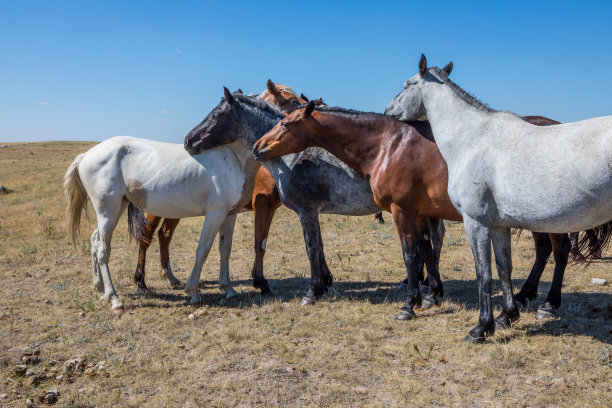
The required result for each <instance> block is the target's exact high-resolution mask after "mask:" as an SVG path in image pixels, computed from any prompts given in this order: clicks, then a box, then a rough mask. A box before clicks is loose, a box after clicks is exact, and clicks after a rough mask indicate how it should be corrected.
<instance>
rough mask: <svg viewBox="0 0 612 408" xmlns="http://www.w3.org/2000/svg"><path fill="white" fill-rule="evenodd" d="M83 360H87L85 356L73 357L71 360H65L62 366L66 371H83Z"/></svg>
mask: <svg viewBox="0 0 612 408" xmlns="http://www.w3.org/2000/svg"><path fill="white" fill-rule="evenodd" d="M85 360H87V357H85V356H80V357H75V358H73V359H72V360H68V361H66V362H65V363H64V367H66V371H83V370H84V369H85Z"/></svg>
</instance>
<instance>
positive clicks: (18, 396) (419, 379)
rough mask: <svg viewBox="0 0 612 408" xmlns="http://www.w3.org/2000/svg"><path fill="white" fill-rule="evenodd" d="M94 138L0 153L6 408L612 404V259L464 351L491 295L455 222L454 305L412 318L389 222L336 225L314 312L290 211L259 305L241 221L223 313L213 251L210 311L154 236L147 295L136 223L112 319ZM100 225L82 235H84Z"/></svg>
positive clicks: (117, 240)
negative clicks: (73, 184) (93, 203)
mask: <svg viewBox="0 0 612 408" xmlns="http://www.w3.org/2000/svg"><path fill="white" fill-rule="evenodd" d="M92 145H93V144H92V143H85V142H49V143H30V144H23V143H21V144H7V146H6V147H2V148H0V184H2V185H4V186H5V187H7V188H9V189H11V190H13V192H11V193H9V194H6V195H0V282H1V283H2V284H1V285H0V406H8V407H13V406H16V407H23V406H25V405H26V398H30V399H32V401H33V403H34V404H36V405H37V406H41V405H44V403H43V402H41V400H40V399H39V397H41V396H43V395H44V394H45V392H46V391H48V390H50V389H52V388H56V389H57V390H58V391H59V396H58V399H57V403H56V404H57V406H70V407H90V406H100V407H102V406H121V407H123V406H128V407H140V406H147V407H166V406H167V407H176V406H186V407H199V406H204V407H250V406H281V407H299V406H372V407H380V406H389V407H394V406H406V405H411V406H457V407H473V406H478V407H480V406H482V407H497V406H509V407H517V406H529V407H531V406H551V405H555V406H563V407H565V406H589V407H593V406H600V407H604V406H611V405H612V346H611V344H612V288H611V286H610V284H609V283H608V285H605V286H593V285H591V283H590V282H591V278H594V277H596V278H604V279H607V281H608V282H610V281H612V259H611V258H610V256H611V255H612V254H611V252H610V250H608V252H607V253H604V259H603V260H602V261H598V262H595V263H593V264H591V265H589V266H588V267H586V268H583V267H580V266H576V265H570V267H569V268H568V270H567V272H566V279H565V284H564V287H563V306H562V308H561V315H562V318H561V319H559V320H553V321H538V320H536V319H535V317H534V312H535V310H536V308H537V305H539V304H540V303H541V302H542V301H543V299H544V297H545V293H546V292H547V291H548V288H549V286H550V279H551V276H552V267H553V265H552V263H551V264H550V265H549V266H548V267H547V270H546V271H545V273H544V277H543V280H542V283H541V285H540V292H541V295H540V297H539V298H538V300H537V301H536V302H534V303H533V304H532V305H530V306H529V307H528V308H526V309H525V310H523V313H522V319H521V320H520V321H519V322H518V323H517V324H516V325H515V327H513V328H512V329H508V330H504V331H501V332H497V333H496V334H495V336H494V337H493V338H491V339H490V340H489V341H488V342H487V343H486V344H483V345H467V344H465V343H463V342H462V341H461V340H462V338H463V337H464V336H465V334H466V333H467V331H468V330H469V329H471V328H472V327H473V326H474V325H475V324H476V321H477V316H478V311H477V296H476V294H477V288H476V284H475V281H474V279H475V272H474V264H473V259H472V255H471V251H470V248H469V245H468V243H467V242H466V238H465V235H464V232H463V226H462V225H461V224H454V225H450V226H449V227H448V228H447V235H446V238H445V246H444V248H443V252H442V261H441V274H442V278H443V280H444V283H445V292H446V297H445V298H444V301H443V302H442V303H441V305H440V306H438V307H435V308H432V309H429V310H426V311H422V312H419V318H418V319H416V320H414V321H409V322H399V321H396V320H395V319H394V316H395V314H396V312H397V311H398V309H399V308H400V307H401V305H402V303H403V295H402V293H400V292H398V291H397V290H396V287H397V283H398V282H399V281H401V280H402V279H403V277H404V275H405V272H404V267H403V262H402V257H401V252H400V246H399V242H398V239H397V235H396V231H395V228H394V226H393V224H392V222H391V219H390V216H389V215H387V216H386V218H387V223H386V224H385V225H378V224H377V223H376V222H375V220H374V217H343V216H333V215H322V216H321V221H322V226H321V227H322V231H323V239H324V242H325V249H326V254H327V259H328V263H329V266H330V268H331V270H332V272H333V273H334V277H335V283H334V285H333V290H332V291H331V293H330V294H329V295H328V296H327V297H326V298H325V299H323V300H322V301H321V302H319V303H317V304H316V305H314V306H312V307H308V308H300V307H299V305H298V301H299V299H300V297H301V296H302V295H303V294H304V293H305V289H306V286H307V283H308V276H309V273H310V272H309V266H308V260H307V257H306V254H305V250H304V243H303V240H302V233H301V230H300V227H299V223H298V220H297V217H296V215H295V214H294V213H293V212H291V211H290V210H287V209H285V208H281V209H280V210H279V211H278V213H277V215H276V218H275V219H274V223H273V225H272V230H271V233H270V238H269V240H268V241H269V242H268V247H267V255H266V260H265V266H266V270H265V271H266V276H267V277H268V279H270V280H271V282H272V284H273V286H274V289H275V291H276V294H277V296H276V298H274V299H262V298H261V297H260V295H259V293H258V291H256V290H255V289H254V288H253V287H252V286H251V281H250V271H251V266H252V262H253V250H252V246H253V237H252V236H253V219H252V214H250V213H244V214H241V215H240V216H239V217H238V222H237V225H236V232H235V234H234V237H235V238H234V245H233V251H232V256H231V272H232V278H233V279H234V282H235V285H236V286H235V287H236V289H237V290H238V291H239V292H240V297H239V299H238V300H235V301H231V302H229V303H227V304H225V305H219V304H218V302H219V300H220V299H221V298H222V295H221V293H220V291H219V290H218V289H217V286H216V280H217V275H218V252H217V251H216V249H215V250H213V251H212V252H211V257H210V258H209V259H208V260H207V262H206V263H205V266H204V272H203V274H202V277H203V279H204V282H203V288H202V292H203V294H204V299H205V302H206V305H204V306H203V307H201V308H200V309H193V308H191V307H189V306H188V305H187V298H186V295H185V294H184V293H183V292H182V291H176V290H172V289H170V287H169V285H168V283H167V282H166V281H165V280H164V279H163V278H161V277H160V274H159V271H160V267H159V264H158V262H159V258H158V256H159V250H158V248H157V244H156V243H154V244H153V245H152V247H151V250H150V253H149V258H148V262H147V270H148V276H147V281H148V285H149V288H150V289H151V290H152V292H153V293H152V295H151V296H148V297H138V296H136V295H135V292H136V287H135V285H134V284H133V283H132V280H131V279H132V274H133V272H134V270H135V267H136V255H137V249H136V246H135V244H134V242H132V243H128V239H127V234H126V229H127V228H126V222H125V219H122V220H121V222H120V224H119V226H118V228H117V229H116V231H115V235H114V237H113V252H112V255H111V263H110V267H111V273H112V275H113V279H114V282H115V286H116V287H117V289H118V293H119V295H120V296H121V298H122V300H123V302H124V304H125V306H126V313H125V314H124V315H123V317H121V318H119V319H118V318H115V317H113V316H112V315H111V314H110V306H109V305H108V304H104V303H101V302H99V301H98V296H97V294H96V293H95V291H94V289H93V287H92V284H91V281H92V279H91V269H90V255H89V252H88V251H89V243H88V240H85V241H84V242H83V243H82V244H81V245H80V246H79V248H77V249H74V248H73V247H72V246H71V244H70V243H69V242H68V239H67V236H66V233H65V230H64V211H65V205H64V200H63V196H62V189H61V181H62V177H63V175H64V173H65V171H66V168H67V166H68V164H69V163H70V162H71V161H72V159H73V158H74V157H75V156H76V154H78V153H80V152H84V151H85V150H87V149H88V148H89V147H91V146H92ZM177 199H180V197H177ZM90 220H91V221H90V222H89V223H88V222H84V223H83V224H82V232H83V235H84V236H85V237H88V236H89V235H90V234H91V232H92V231H93V228H94V223H93V218H92V217H91V215H90ZM202 220H203V219H202V218H192V219H186V220H183V221H182V222H181V223H180V224H179V227H178V229H177V232H176V234H175V239H174V242H173V243H172V246H171V257H172V265H173V267H174V272H175V274H176V275H177V276H178V277H179V278H181V279H182V280H183V281H184V280H185V279H186V277H187V276H188V274H189V272H190V271H191V267H192V263H193V257H194V251H195V247H196V245H197V239H198V236H199V231H200V228H201V226H202ZM532 247H533V242H532V240H531V235H530V234H529V233H523V234H522V236H521V237H520V238H519V239H518V242H517V243H515V245H514V247H513V260H514V274H513V276H514V282H515V291H516V290H518V289H516V288H517V287H519V285H522V283H523V281H524V279H525V278H526V277H527V275H528V272H529V270H530V268H531V263H532V261H533V257H534V251H533V248H532ZM494 286H495V299H494V302H495V304H496V305H499V303H500V300H501V291H500V289H501V288H500V285H499V282H497V281H496V282H495V285H494ZM497 308H498V309H499V306H497ZM496 313H497V312H496ZM190 314H192V315H193V316H192V318H190V317H189V315H190ZM74 359H77V360H74ZM79 359H80V360H79ZM70 360H72V361H70ZM17 365H25V369H24V368H23V367H21V368H16V366H17ZM24 371H26V373H24Z"/></svg>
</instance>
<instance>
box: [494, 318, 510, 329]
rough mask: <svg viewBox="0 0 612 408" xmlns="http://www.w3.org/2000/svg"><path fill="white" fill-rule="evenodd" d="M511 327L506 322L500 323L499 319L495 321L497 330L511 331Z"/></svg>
mask: <svg viewBox="0 0 612 408" xmlns="http://www.w3.org/2000/svg"><path fill="white" fill-rule="evenodd" d="M509 328H510V325H509V324H508V323H506V322H503V321H498V320H497V319H496V320H495V330H503V329H509Z"/></svg>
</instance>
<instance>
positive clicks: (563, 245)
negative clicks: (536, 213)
mask: <svg viewBox="0 0 612 408" xmlns="http://www.w3.org/2000/svg"><path fill="white" fill-rule="evenodd" d="M550 239H551V241H552V247H553V257H554V258H555V271H554V272H553V280H552V285H551V287H550V290H549V291H548V296H547V297H546V300H545V301H544V303H543V304H542V305H541V306H540V307H539V308H538V311H537V313H536V318H538V319H545V318H554V317H557V313H556V310H557V309H558V308H559V307H560V306H561V287H562V286H563V275H564V274H565V268H566V267H567V260H568V258H569V253H570V249H571V244H570V240H569V237H568V235H567V234H550Z"/></svg>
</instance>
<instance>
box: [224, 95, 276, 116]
mask: <svg viewBox="0 0 612 408" xmlns="http://www.w3.org/2000/svg"><path fill="white" fill-rule="evenodd" d="M232 96H233V97H234V99H236V100H237V101H239V102H242V103H246V104H248V105H251V106H254V107H256V108H258V109H261V110H263V111H266V112H268V113H271V114H273V115H276V116H279V117H281V118H282V117H284V116H285V114H284V113H283V111H282V110H280V108H278V107H276V106H274V105H272V104H270V103H268V102H266V101H264V100H263V99H261V98H259V97H258V96H247V95H243V94H240V93H234V94H232Z"/></svg>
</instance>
